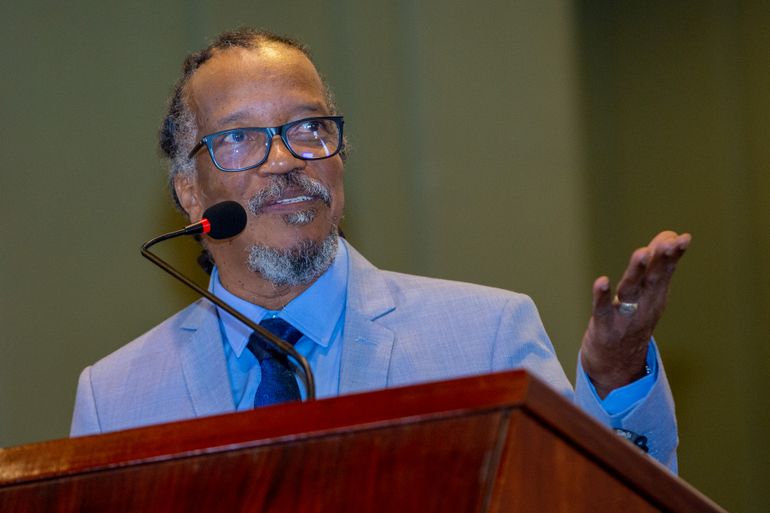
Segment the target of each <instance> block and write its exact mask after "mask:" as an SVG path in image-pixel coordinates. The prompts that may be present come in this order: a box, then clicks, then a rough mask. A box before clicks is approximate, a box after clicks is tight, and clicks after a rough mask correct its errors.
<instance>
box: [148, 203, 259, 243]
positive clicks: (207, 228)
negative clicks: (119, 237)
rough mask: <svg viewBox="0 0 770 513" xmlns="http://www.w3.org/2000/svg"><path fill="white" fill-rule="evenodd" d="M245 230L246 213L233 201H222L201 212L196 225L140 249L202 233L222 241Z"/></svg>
mask: <svg viewBox="0 0 770 513" xmlns="http://www.w3.org/2000/svg"><path fill="white" fill-rule="evenodd" d="M244 228H246V211H245V210H244V209H243V207H242V206H241V205H240V203H237V202H235V201H223V202H221V203H217V204H215V205H212V206H210V207H209V208H207V209H206V211H205V212H203V217H202V218H201V220H200V221H198V222H197V223H193V224H190V225H187V226H185V227H184V228H182V229H181V230H177V231H175V232H170V233H164V234H163V235H160V236H158V237H155V238H154V239H151V240H149V241H147V242H145V243H144V245H142V249H147V248H149V247H151V246H154V245H155V244H157V243H158V242H162V241H164V240H168V239H173V238H175V237H180V236H182V235H198V234H200V233H204V234H206V235H208V236H209V237H211V238H212V239H217V240H222V239H229V238H230V237H235V236H236V235H238V234H239V233H241V232H242V231H243V229H244Z"/></svg>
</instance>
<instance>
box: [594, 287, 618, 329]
mask: <svg viewBox="0 0 770 513" xmlns="http://www.w3.org/2000/svg"><path fill="white" fill-rule="evenodd" d="M591 292H592V295H593V316H594V319H595V320H596V322H599V323H604V322H605V321H607V322H609V320H610V319H612V312H613V306H612V293H611V292H610V279H609V278H607V277H606V276H601V277H599V278H597V279H596V280H595V281H594V285H593V288H592V291H591Z"/></svg>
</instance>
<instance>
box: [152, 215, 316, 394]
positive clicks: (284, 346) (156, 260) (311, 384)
mask: <svg viewBox="0 0 770 513" xmlns="http://www.w3.org/2000/svg"><path fill="white" fill-rule="evenodd" d="M218 205H221V203H220V204H218ZM236 205H237V203H236ZM216 206H217V205H215V206H214V207H216ZM214 207H211V208H214ZM238 208H240V209H241V210H243V207H241V206H240V205H238ZM209 210H211V209H209ZM209 210H207V211H206V212H205V213H204V214H203V215H204V219H203V220H202V221H201V222H199V223H196V224H193V225H190V226H187V227H185V228H183V229H181V230H177V231H175V232H170V233H166V234H163V235H160V236H158V237H155V238H154V239H151V240H149V241H147V242H145V243H144V244H142V248H141V251H142V256H143V257H145V258H146V259H148V260H149V261H150V262H152V263H153V264H155V265H157V266H158V267H160V268H161V269H163V270H164V271H166V272H167V273H168V274H170V275H171V276H173V277H174V278H176V279H177V280H179V281H180V282H182V283H184V284H185V285H187V286H188V287H190V288H191V289H192V290H194V291H195V292H197V293H198V294H200V295H201V296H203V297H205V298H206V299H208V300H209V301H211V302H212V303H214V304H215V305H217V306H218V307H219V308H221V309H222V310H224V311H225V312H227V313H229V314H230V315H232V316H233V317H235V318H236V319H238V320H239V321H241V322H242V323H243V324H245V325H246V326H248V327H249V328H250V329H252V330H254V331H256V332H257V333H259V334H260V335H262V336H263V337H264V338H266V339H267V340H269V341H270V343H271V344H272V345H273V346H275V347H276V348H277V349H278V350H279V351H281V352H283V353H285V354H287V355H289V356H291V357H292V358H294V360H296V361H297V363H298V364H299V366H300V367H301V368H302V374H303V375H304V378H305V379H304V381H305V390H306V392H307V394H306V395H307V397H306V400H308V401H312V400H314V399H315V378H314V377H313V371H312V370H311V369H310V364H309V363H308V361H307V359H306V358H305V357H304V356H302V355H301V354H300V353H299V352H298V351H297V350H296V349H295V348H294V346H293V345H291V344H289V343H288V342H286V341H285V340H283V339H281V338H279V337H276V336H275V335H274V334H273V333H271V332H270V331H268V330H266V329H265V328H263V327H262V326H260V325H259V324H257V323H255V322H254V321H252V320H251V319H249V318H248V317H246V316H245V315H243V314H242V313H240V312H239V311H238V310H236V309H235V308H233V307H232V306H230V305H228V304H227V303H225V302H224V301H222V300H221V299H219V298H218V297H216V296H215V295H214V294H212V293H211V292H209V291H208V290H206V289H204V288H202V287H200V286H199V285H198V284H197V283H195V282H193V281H192V280H190V279H189V278H187V277H186V276H185V275H183V274H182V273H180V272H179V271H177V270H176V269H174V268H173V267H172V266H171V265H170V264H169V263H167V262H166V261H165V260H163V259H162V258H160V257H159V256H158V255H156V254H155V253H153V252H152V251H150V247H152V246H154V245H155V244H157V243H159V242H162V241H164V240H168V239H172V238H174V237H179V236H181V235H191V234H195V233H208V232H209V230H211V235H212V236H213V237H214V238H218V239H226V238H229V237H234V236H235V235H237V234H238V233H240V232H241V231H242V230H243V227H244V226H245V224H246V221H245V213H244V214H243V217H244V221H243V226H240V228H236V230H237V231H236V232H235V233H230V232H228V231H225V232H223V233H219V234H217V233H216V230H215V228H214V227H211V228H208V227H207V224H208V219H209V217H208V216H207V215H206V214H207V213H208V212H209ZM212 217H213V216H212ZM214 226H216V224H215V225H214ZM218 235H221V236H218Z"/></svg>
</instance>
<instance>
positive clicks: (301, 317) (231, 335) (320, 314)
mask: <svg viewBox="0 0 770 513" xmlns="http://www.w3.org/2000/svg"><path fill="white" fill-rule="evenodd" d="M347 285H348V251H347V248H346V246H345V243H344V242H343V241H342V240H340V243H339V245H338V246H337V255H336V256H335V258H334V261H333V262H332V265H331V266H329V269H327V270H326V271H325V272H324V273H323V274H322V275H321V276H320V277H319V278H318V279H317V280H316V281H315V283H313V284H312V285H311V286H310V287H309V288H308V289H307V290H305V291H304V292H303V293H302V294H300V295H299V296H297V297H296V298H294V299H293V300H292V301H291V302H289V304H287V305H286V306H285V307H283V309H282V310H279V311H271V310H267V309H265V308H262V307H261V306H258V305H255V304H253V303H250V302H248V301H246V300H244V299H241V298H239V297H238V296H236V295H234V294H232V293H231V292H230V291H229V290H227V289H226V288H225V287H224V286H223V285H222V282H221V281H220V280H219V271H218V269H217V268H216V266H215V267H214V269H213V271H212V272H211V279H210V281H209V291H210V292H211V293H212V294H214V295H215V296H217V297H219V298H220V299H222V301H224V302H225V303H228V304H229V305H230V306H232V307H233V308H235V309H236V310H238V311H239V312H241V313H242V314H243V315H245V316H246V317H248V318H249V319H251V320H252V321H254V322H257V323H259V322H261V321H262V320H263V319H265V318H267V317H280V318H281V319H284V320H285V321H287V322H289V323H291V324H292V326H294V327H295V328H297V329H298V330H300V331H301V332H302V333H303V335H304V336H305V337H308V338H309V339H311V340H312V341H313V342H315V343H316V344H318V345H320V346H322V347H326V346H328V345H329V343H330V342H331V338H332V335H333V334H334V330H335V328H336V326H337V324H338V321H339V319H340V317H341V316H342V312H343V311H344V310H345V302H346V297H347V294H346V291H347ZM217 312H218V314H219V319H220V326H221V329H222V334H223V335H224V337H225V339H226V340H227V342H228V343H229V344H230V347H231V348H232V350H233V353H234V354H235V356H236V357H237V358H240V356H241V353H242V352H243V350H244V348H245V347H246V344H248V341H249V337H250V336H251V330H250V329H249V328H248V327H247V326H245V325H244V324H243V323H241V322H240V321H238V320H237V319H235V318H234V317H233V316H232V315H230V314H229V313H227V312H225V311H224V310H222V309H220V308H219V307H217Z"/></svg>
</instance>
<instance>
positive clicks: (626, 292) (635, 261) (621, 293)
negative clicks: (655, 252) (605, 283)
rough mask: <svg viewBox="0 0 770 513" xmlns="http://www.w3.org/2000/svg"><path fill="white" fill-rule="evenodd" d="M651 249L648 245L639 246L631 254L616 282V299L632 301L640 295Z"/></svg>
mask: <svg viewBox="0 0 770 513" xmlns="http://www.w3.org/2000/svg"><path fill="white" fill-rule="evenodd" d="M651 257H652V251H651V250H650V248H648V247H644V248H639V249H637V250H636V251H634V252H633V253H632V254H631V258H630V259H629V261H628V267H626V270H625V272H624V273H623V277H622V278H621V279H620V283H618V293H617V296H618V299H620V300H621V301H634V300H636V299H638V298H639V296H640V295H641V288H642V284H643V279H644V276H645V273H646V271H647V266H648V265H649V263H650V259H651Z"/></svg>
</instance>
